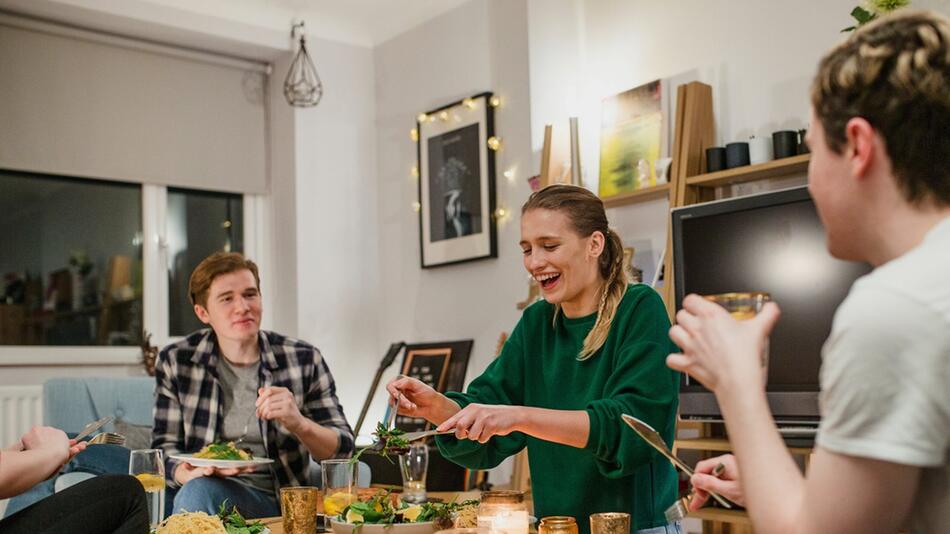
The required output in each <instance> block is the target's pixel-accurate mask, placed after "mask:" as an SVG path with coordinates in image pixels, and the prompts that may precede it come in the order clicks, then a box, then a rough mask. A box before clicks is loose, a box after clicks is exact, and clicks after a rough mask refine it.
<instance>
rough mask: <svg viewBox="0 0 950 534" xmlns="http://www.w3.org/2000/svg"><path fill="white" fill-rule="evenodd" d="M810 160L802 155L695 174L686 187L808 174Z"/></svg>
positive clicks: (721, 184) (711, 185)
mask: <svg viewBox="0 0 950 534" xmlns="http://www.w3.org/2000/svg"><path fill="white" fill-rule="evenodd" d="M810 159H811V154H802V155H799V156H792V157H790V158H782V159H776V160H772V161H767V162H765V163H759V164H756V165H746V166H745V167H737V168H735V169H727V170H724V171H718V172H711V173H707V174H697V175H696V176H690V177H689V178H687V179H686V185H687V186H693V187H719V186H723V185H734V184H742V183H745V182H754V181H756V180H762V179H765V178H781V177H783V176H791V175H793V174H802V173H805V172H808V161H809V160H810Z"/></svg>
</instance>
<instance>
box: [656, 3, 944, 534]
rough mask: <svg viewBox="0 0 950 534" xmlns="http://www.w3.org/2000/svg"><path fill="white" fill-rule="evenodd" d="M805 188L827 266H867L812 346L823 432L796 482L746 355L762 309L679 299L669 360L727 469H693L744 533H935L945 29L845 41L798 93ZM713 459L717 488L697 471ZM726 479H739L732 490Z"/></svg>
mask: <svg viewBox="0 0 950 534" xmlns="http://www.w3.org/2000/svg"><path fill="white" fill-rule="evenodd" d="M811 100H812V122H811V124H812V128H811V130H810V131H809V134H808V135H809V139H808V144H809V146H810V147H811V151H812V157H811V162H810V163H809V168H808V187H809V191H810V192H811V195H812V197H813V198H814V200H815V204H816V206H817V208H818V213H819V215H820V217H821V220H822V223H823V224H824V226H825V231H826V233H827V238H828V248H829V250H830V252H831V253H832V255H834V256H835V257H837V258H841V259H847V260H855V261H866V262H869V263H871V264H872V265H873V266H874V267H875V270H874V271H873V272H872V273H870V274H868V275H867V276H865V277H863V278H861V279H860V280H858V281H857V282H855V284H854V285H853V287H852V288H851V291H850V293H849V294H848V297H847V299H845V301H844V302H843V303H842V304H841V306H840V307H839V309H838V311H837V313H836V314H835V318H834V322H833V325H832V330H831V336H830V337H829V338H828V340H827V341H826V343H825V346H824V348H823V364H822V369H821V388H822V392H821V397H820V403H821V410H822V421H821V425H820V427H819V430H818V436H817V440H816V445H817V446H816V448H815V453H814V456H813V458H812V460H811V463H810V466H809V469H808V473H807V475H806V476H804V477H803V476H802V474H801V473H800V471H799V470H798V468H797V466H796V465H795V463H794V462H793V461H792V459H791V457H790V456H789V454H788V452H787V451H786V449H785V446H784V444H783V443H782V440H781V438H780V437H779V434H778V432H777V431H776V428H775V422H774V421H773V420H772V417H771V415H770V413H769V408H768V405H767V403H766V398H765V395H764V391H763V390H764V388H763V387H759V388H750V387H748V385H749V384H755V383H758V384H761V383H762V375H761V373H760V364H759V354H761V349H762V348H763V345H764V343H765V342H766V341H767V338H768V334H769V332H770V331H771V329H772V326H773V325H774V324H775V322H776V321H777V320H778V318H779V309H778V306H777V305H775V304H770V305H768V306H767V307H766V308H765V309H764V310H763V311H762V313H760V314H759V315H758V316H757V317H756V318H755V319H752V320H749V321H735V320H733V319H732V318H731V317H730V316H729V314H728V313H726V311H725V310H724V309H722V308H720V307H719V306H717V305H716V304H713V303H711V302H708V301H706V300H704V299H702V298H701V297H698V296H696V295H691V296H689V297H687V298H686V299H684V301H683V309H682V310H680V311H679V313H677V316H676V319H677V325H676V326H674V327H673V328H672V329H671V330H670V337H671V338H672V339H673V341H674V342H675V343H676V344H677V346H679V347H680V348H681V349H682V351H683V352H682V354H671V355H670V356H669V357H668V359H667V364H668V365H669V366H670V367H672V368H674V369H677V370H680V371H684V372H687V373H689V374H690V375H692V376H693V377H695V378H696V379H698V380H699V381H700V382H702V383H703V384H704V385H705V386H706V387H708V388H709V389H710V390H712V391H713V392H715V394H716V399H717V400H718V402H719V406H720V408H721V409H722V413H723V416H724V418H725V422H726V427H727V430H728V433H729V437H730V440H731V442H732V447H733V450H734V452H735V457H733V456H731V455H728V456H724V457H718V458H712V459H709V460H705V461H703V462H700V463H699V464H698V465H697V474H696V475H695V476H694V477H693V479H692V483H693V486H694V488H696V490H697V495H696V497H695V498H694V499H693V500H692V502H691V508H693V509H696V508H698V507H700V506H702V504H703V503H704V502H705V501H706V499H707V498H708V494H707V493H706V491H707V490H712V491H717V492H720V493H722V494H724V495H725V496H726V497H728V498H730V499H732V500H734V501H737V502H739V503H742V504H745V506H746V507H747V508H748V511H749V515H750V517H751V519H752V523H753V525H754V527H755V530H756V532H759V533H769V532H781V533H789V532H791V533H794V532H802V533H815V532H821V533H836V532H842V533H845V532H846V533H858V532H859V533H862V534H865V533H872V532H887V533H893V532H896V531H897V530H898V529H900V528H906V529H908V530H910V531H911V532H924V533H936V532H944V533H946V532H948V531H950V467H948V449H950V20H948V19H947V18H946V17H944V16H941V15H937V14H933V13H927V12H919V11H901V12H898V13H896V14H892V15H889V16H886V17H882V18H881V19H880V20H878V21H875V22H873V23H871V24H868V25H867V26H865V27H863V28H861V29H859V30H858V31H856V32H855V33H854V34H853V35H852V36H851V37H850V38H848V39H847V41H845V42H844V43H842V44H841V45H839V46H838V47H836V48H835V49H833V50H832V51H831V52H829V53H828V54H827V55H826V56H825V58H824V59H823V60H822V61H821V64H820V66H819V69H818V74H817V76H816V77H815V80H814V82H813V85H812V95H811ZM719 462H723V463H725V464H726V471H725V473H724V475H723V476H722V480H720V479H717V478H716V477H713V476H711V475H710V474H709V473H710V472H711V471H712V469H713V466H715V465H716V464H718V463H719ZM740 473H741V479H740Z"/></svg>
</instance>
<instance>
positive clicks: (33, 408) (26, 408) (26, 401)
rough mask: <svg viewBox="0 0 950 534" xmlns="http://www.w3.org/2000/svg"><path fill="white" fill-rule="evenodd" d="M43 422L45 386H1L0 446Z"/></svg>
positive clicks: (16, 438)
mask: <svg viewBox="0 0 950 534" xmlns="http://www.w3.org/2000/svg"><path fill="white" fill-rule="evenodd" d="M42 423H43V386H39V385H37V386H0V447H8V446H9V445H10V444H12V443H15V442H16V441H17V440H19V439H20V436H22V435H23V434H24V433H25V432H26V431H27V430H29V429H30V427H32V426H33V425H39V424H42Z"/></svg>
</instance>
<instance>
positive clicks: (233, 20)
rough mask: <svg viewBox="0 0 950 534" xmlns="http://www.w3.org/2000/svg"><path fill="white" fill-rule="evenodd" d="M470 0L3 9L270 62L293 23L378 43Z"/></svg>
mask: <svg viewBox="0 0 950 534" xmlns="http://www.w3.org/2000/svg"><path fill="white" fill-rule="evenodd" d="M467 1H469V0H0V10H7V11H12V12H16V13H21V14H26V15H30V16H33V17H38V18H42V19H46V20H52V21H56V22H61V23H66V24H70V25H73V26H79V27H84V28H89V29H93V30H98V31H104V32H110V33H116V34H120V35H128V36H134V37H139V38H144V39H151V40H155V41H160V42H166V43H170V44H178V45H181V46H186V47H193V48H198V49H204V50H210V51H215V52H221V53H227V54H231V55H235V56H240V57H246V58H250V59H258V60H263V61H269V60H271V59H273V58H274V57H276V56H277V55H279V54H280V53H282V52H285V51H286V50H289V49H291V40H290V27H291V25H292V23H293V22H295V21H301V20H302V21H304V22H305V23H306V31H307V34H308V35H309V36H312V37H319V38H323V39H328V40H331V41H337V42H342V43H347V44H352V45H357V46H364V47H373V46H376V45H378V44H380V43H383V42H385V41H387V40H389V39H392V38H393V37H395V36H397V35H399V34H401V33H404V32H406V31H408V30H410V29H412V28H414V27H416V26H419V25H420V24H423V23H424V22H426V21H428V20H430V19H433V18H435V17H437V16H439V15H441V14H443V13H445V12H447V11H451V10H452V9H455V8H456V7H458V6H460V5H462V4H464V3H465V2H467Z"/></svg>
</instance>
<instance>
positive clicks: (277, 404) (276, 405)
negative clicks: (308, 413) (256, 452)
mask: <svg viewBox="0 0 950 534" xmlns="http://www.w3.org/2000/svg"><path fill="white" fill-rule="evenodd" d="M257 395H258V397H257V402H255V406H257V417H259V418H261V419H264V420H268V421H271V420H277V421H278V422H279V423H280V424H282V425H284V428H286V429H287V431H289V432H291V433H293V434H297V431H298V430H299V429H300V428H301V427H302V426H303V425H304V424H305V423H306V418H304V416H303V415H302V414H301V413H300V408H299V407H298V406H297V400H296V399H294V394H293V393H291V392H290V390H289V389H287V388H285V387H279V386H270V387H266V388H260V389H258V390H257Z"/></svg>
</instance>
